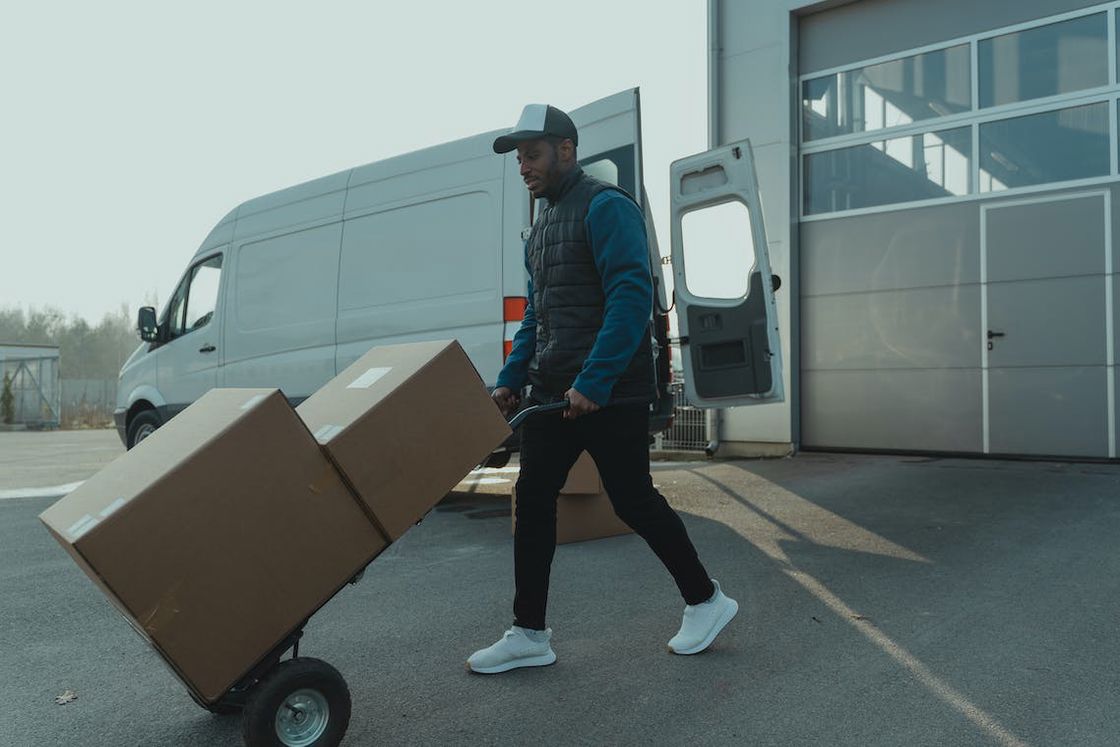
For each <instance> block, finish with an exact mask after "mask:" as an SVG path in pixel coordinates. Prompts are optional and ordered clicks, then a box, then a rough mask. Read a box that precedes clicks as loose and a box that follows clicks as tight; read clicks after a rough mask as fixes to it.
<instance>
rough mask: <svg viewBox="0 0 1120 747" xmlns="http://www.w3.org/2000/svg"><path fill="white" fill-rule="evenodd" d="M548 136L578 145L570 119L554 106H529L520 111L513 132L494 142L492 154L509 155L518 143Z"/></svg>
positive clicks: (574, 128)
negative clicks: (519, 116) (519, 117)
mask: <svg viewBox="0 0 1120 747" xmlns="http://www.w3.org/2000/svg"><path fill="white" fill-rule="evenodd" d="M549 135H552V136H555V137H563V138H568V139H569V140H571V141H572V143H574V144H575V145H579V133H578V132H576V126H575V125H574V124H573V123H572V118H571V117H569V116H568V115H567V114H565V113H564V112H562V111H560V110H559V109H557V108H556V107H555V106H548V105H547V104H529V105H527V106H526V107H525V108H524V109H522V110H521V119H519V120H517V124H516V125H514V128H513V132H511V133H509V134H508V135H502V136H501V137H499V138H498V139H497V140H495V141H494V152H495V153H509V152H510V151H511V150H513V149H514V148H516V147H517V145H518V143H523V142H525V141H526V140H539V139H540V138H542V137H547V136H549Z"/></svg>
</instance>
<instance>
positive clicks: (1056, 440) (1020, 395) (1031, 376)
mask: <svg viewBox="0 0 1120 747" xmlns="http://www.w3.org/2000/svg"><path fill="white" fill-rule="evenodd" d="M988 376H989V384H990V387H989V394H988V397H989V417H990V420H991V445H990V452H991V453H992V454H1033V455H1040V456H1048V455H1052V456H1093V457H1099V456H1105V455H1107V453H1108V410H1107V409H1106V408H1104V407H1102V406H1101V405H1102V403H1104V401H1105V393H1106V390H1107V372H1106V369H1105V367H1104V366H1094V367H1068V366H1063V367H1058V368H1004V369H993V370H992V371H990V372H989V374H988Z"/></svg>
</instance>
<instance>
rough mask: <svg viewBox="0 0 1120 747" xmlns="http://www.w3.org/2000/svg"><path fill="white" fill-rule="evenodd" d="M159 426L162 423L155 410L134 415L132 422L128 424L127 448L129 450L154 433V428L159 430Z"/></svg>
mask: <svg viewBox="0 0 1120 747" xmlns="http://www.w3.org/2000/svg"><path fill="white" fill-rule="evenodd" d="M160 425H162V422H161V421H160V418H159V415H157V414H156V411H155V410H144V411H143V412H138V413H136V415H135V416H133V418H132V422H131V423H129V424H128V448H130V449H131V448H132V447H133V446H135V445H136V444H138V443H140V442H141V441H143V440H144V439H145V438H147V437H148V436H150V435H152V434H153V433H155V432H156V428H159V427H160Z"/></svg>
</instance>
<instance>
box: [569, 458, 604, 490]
mask: <svg viewBox="0 0 1120 747" xmlns="http://www.w3.org/2000/svg"><path fill="white" fill-rule="evenodd" d="M602 492H603V483H602V481H601V480H600V479H599V470H598V469H596V467H595V460H594V459H592V458H591V455H590V454H588V453H587V452H586V451H585V452H583V453H582V454H580V455H579V459H577V460H576V463H575V464H573V465H572V468H571V469H570V470H569V471H568V480H567V482H565V483H564V487H562V488H560V495H595V494H597V493H602Z"/></svg>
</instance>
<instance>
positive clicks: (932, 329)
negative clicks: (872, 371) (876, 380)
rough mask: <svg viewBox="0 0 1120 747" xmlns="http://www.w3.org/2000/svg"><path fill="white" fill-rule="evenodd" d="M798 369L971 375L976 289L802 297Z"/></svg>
mask: <svg viewBox="0 0 1120 747" xmlns="http://www.w3.org/2000/svg"><path fill="white" fill-rule="evenodd" d="M801 325H802V338H801V339H802V349H801V357H802V366H803V367H804V368H806V369H810V370H819V369H844V370H852V369H864V368H979V366H980V345H981V343H980V335H981V331H980V286H978V285H971V286H961V287H945V288H919V289H912V290H904V291H894V292H884V293H866V294H858V295H842V296H823V297H816V298H805V299H804V300H803V301H802V306H801Z"/></svg>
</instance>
